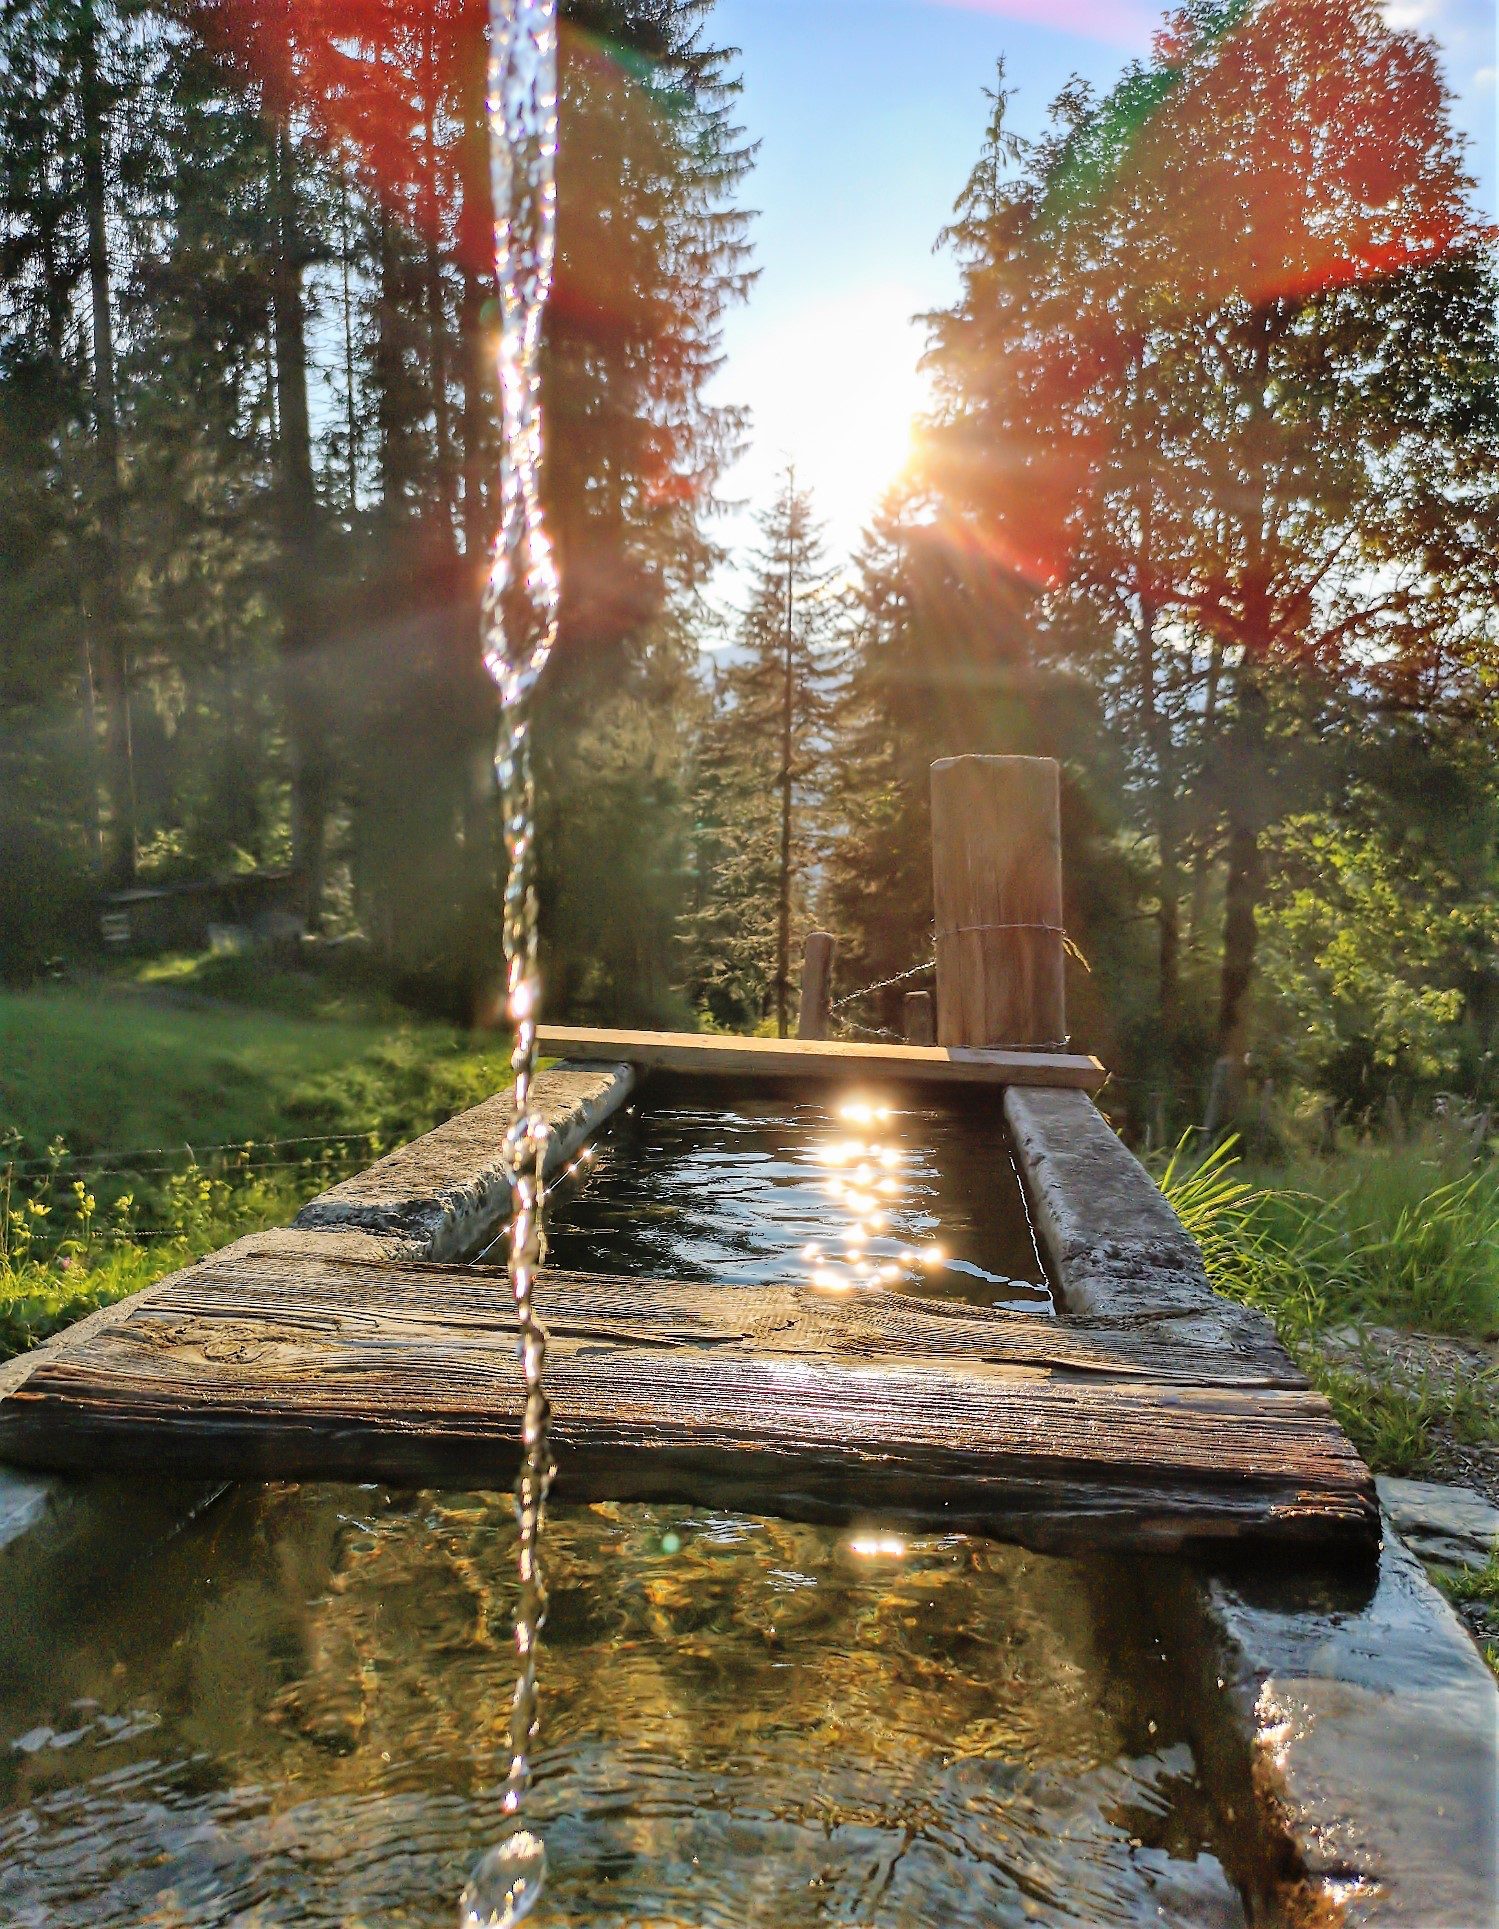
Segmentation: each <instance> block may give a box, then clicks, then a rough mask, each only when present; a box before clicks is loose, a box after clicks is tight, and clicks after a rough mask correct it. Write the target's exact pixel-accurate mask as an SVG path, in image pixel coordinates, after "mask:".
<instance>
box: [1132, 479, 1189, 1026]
mask: <svg viewBox="0 0 1499 1929" xmlns="http://www.w3.org/2000/svg"><path fill="white" fill-rule="evenodd" d="M1138 511H1139V517H1140V549H1139V556H1138V568H1137V572H1136V582H1135V621H1136V631H1135V640H1136V651H1137V659H1138V664H1139V672H1140V706H1141V710H1142V712H1143V722H1144V728H1145V739H1146V743H1147V745H1148V747H1149V751H1150V760H1151V764H1152V767H1153V773H1154V778H1155V783H1154V786H1153V788H1154V797H1155V820H1156V822H1155V830H1156V850H1157V856H1158V872H1159V886H1158V888H1159V894H1160V901H1161V906H1160V912H1159V914H1158V920H1157V922H1158V925H1159V933H1160V944H1159V953H1158V982H1159V1004H1160V1021H1161V1039H1162V1042H1163V1043H1164V1044H1165V1045H1166V1046H1167V1048H1168V1049H1169V1047H1170V1043H1171V1040H1172V1038H1173V1037H1174V1036H1175V1033H1176V1027H1177V1023H1178V1018H1179V1015H1180V1007H1181V863H1180V857H1179V853H1178V839H1177V795H1176V783H1175V775H1176V773H1175V771H1174V769H1173V761H1174V760H1173V758H1172V754H1171V753H1172V742H1171V721H1170V719H1169V717H1167V716H1166V715H1165V714H1164V713H1163V712H1162V710H1161V706H1160V698H1159V691H1158V688H1157V648H1156V624H1157V621H1158V618H1159V615H1160V611H1159V607H1158V604H1157V601H1156V597H1155V594H1154V591H1153V589H1152V587H1151V584H1152V577H1153V569H1154V564H1153V561H1152V554H1151V503H1150V498H1149V495H1148V493H1146V494H1144V495H1143V496H1142V497H1141V499H1140V501H1139V503H1138Z"/></svg>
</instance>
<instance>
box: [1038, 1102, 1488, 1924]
mask: <svg viewBox="0 0 1499 1929" xmlns="http://www.w3.org/2000/svg"><path fill="white" fill-rule="evenodd" d="M1004 1109H1005V1122H1006V1124H1007V1125H1008V1126H1009V1129H1010V1136H1011V1139H1012V1141H1013V1143H1014V1147H1015V1151H1016V1155H1017V1157H1018V1159H1019V1161H1020V1165H1021V1170H1022V1174H1023V1177H1024V1182H1025V1187H1026V1194H1027V1197H1028V1199H1029V1202H1030V1206H1031V1211H1032V1215H1033V1217H1034V1219H1035V1222H1036V1228H1037V1231H1038V1233H1039V1234H1040V1237H1041V1241H1042V1245H1043V1248H1044V1249H1045V1253H1046V1257H1047V1260H1048V1262H1049V1264H1050V1266H1051V1268H1052V1272H1053V1276H1054V1278H1055V1281H1056V1284H1057V1287H1058V1290H1059V1292H1060V1294H1061V1298H1062V1301H1063V1304H1064V1307H1065V1310H1066V1311H1067V1312H1068V1313H1071V1314H1075V1315H1080V1316H1082V1317H1084V1318H1089V1317H1099V1316H1106V1317H1108V1318H1109V1319H1111V1320H1150V1321H1169V1322H1170V1325H1171V1328H1172V1332H1173V1336H1174V1337H1178V1338H1184V1337H1187V1336H1188V1335H1189V1334H1190V1336H1191V1337H1192V1338H1193V1339H1194V1340H1196V1341H1198V1342H1200V1343H1201V1344H1202V1345H1203V1346H1204V1347H1207V1348H1209V1349H1211V1348H1214V1347H1223V1346H1231V1345H1232V1344H1233V1343H1234V1336H1235V1334H1236V1333H1238V1332H1241V1331H1243V1330H1244V1327H1243V1325H1242V1322H1243V1321H1244V1320H1245V1319H1248V1320H1250V1321H1252V1322H1257V1323H1258V1324H1259V1325H1260V1326H1262V1327H1263V1328H1264V1329H1265V1330H1266V1331H1270V1330H1273V1329H1271V1327H1270V1322H1269V1321H1268V1320H1266V1319H1265V1318H1264V1316H1263V1315H1261V1314H1258V1313H1255V1312H1253V1311H1252V1310H1251V1309H1248V1308H1243V1307H1238V1306H1235V1305H1234V1304H1233V1303H1232V1302H1231V1301H1228V1300H1225V1299H1223V1298H1222V1297H1221V1296H1220V1295H1219V1294H1218V1293H1216V1292H1214V1290H1213V1288H1212V1285H1211V1283H1210V1282H1209V1280H1208V1276H1207V1271H1206V1268H1205V1267H1204V1265H1203V1262H1202V1255H1201V1253H1200V1252H1199V1250H1198V1247H1197V1244H1196V1241H1195V1240H1193V1239H1192V1237H1191V1235H1190V1234H1189V1233H1188V1232H1187V1231H1186V1229H1185V1227H1184V1226H1183V1225H1182V1223H1181V1221H1180V1220H1179V1219H1178V1218H1177V1216H1176V1214H1175V1212H1174V1211H1173V1210H1172V1208H1171V1205H1170V1203H1169V1202H1168V1201H1167V1200H1166V1198H1165V1197H1164V1196H1163V1195H1162V1193H1161V1191H1160V1188H1159V1187H1158V1186H1157V1185H1156V1183H1155V1181H1154V1180H1153V1179H1152V1178H1151V1177H1150V1175H1149V1173H1148V1172H1146V1170H1145V1168H1144V1167H1143V1166H1142V1165H1141V1164H1140V1162H1139V1160H1138V1159H1136V1158H1135V1156H1134V1154H1133V1153H1132V1152H1130V1150H1129V1148H1128V1147H1127V1146H1126V1145H1125V1144H1124V1143H1123V1141H1122V1140H1121V1139H1120V1138H1119V1136H1118V1134H1117V1133H1116V1132H1115V1131H1114V1129H1113V1127H1112V1126H1111V1125H1110V1124H1109V1122H1108V1120H1107V1119H1105V1118H1104V1116H1103V1115H1102V1113H1101V1112H1100V1111H1099V1110H1098V1108H1097V1106H1096V1105H1095V1104H1094V1103H1093V1101H1092V1099H1091V1098H1089V1097H1088V1096H1087V1094H1086V1093H1083V1092H1068V1091H1049V1090H1045V1091H1044V1090H1041V1089H1039V1088H1024V1087H1020V1086H1010V1087H1009V1088H1008V1089H1007V1090H1006V1092H1005V1100H1004ZM1384 1528H1385V1532H1384V1545H1383V1548H1382V1550H1381V1555H1380V1564H1379V1572H1378V1576H1377V1579H1376V1581H1375V1583H1374V1586H1373V1590H1372V1594H1371V1595H1370V1597H1369V1599H1368V1600H1367V1601H1366V1602H1365V1603H1363V1604H1362V1605H1358V1606H1354V1607H1351V1608H1347V1609H1345V1610H1343V1611H1342V1612H1328V1611H1326V1610H1325V1609H1324V1608H1323V1607H1322V1606H1321V1604H1320V1603H1319V1602H1318V1599H1317V1593H1318V1578H1317V1576H1316V1575H1315V1574H1308V1575H1303V1576H1297V1575H1295V1574H1287V1575H1286V1576H1284V1578H1283V1580H1282V1581H1281V1583H1280V1585H1279V1587H1278V1588H1277V1589H1273V1590H1272V1591H1271V1600H1270V1601H1269V1603H1266V1602H1263V1601H1259V1600H1255V1601H1251V1600H1250V1599H1249V1598H1248V1592H1247V1590H1245V1589H1240V1588H1238V1587H1236V1586H1235V1585H1234V1584H1233V1583H1231V1582H1230V1581H1228V1580H1225V1579H1224V1578H1223V1577H1222V1576H1213V1575H1210V1574H1207V1573H1200V1574H1199V1575H1198V1577H1197V1581H1196V1587H1195V1592H1196V1594H1197V1607H1198V1610H1199V1612H1200V1613H1201V1614H1202V1615H1203V1617H1204V1620H1205V1622H1206V1625H1207V1627H1208V1628H1209V1630H1210V1631H1211V1633H1212V1635H1213V1637H1214V1640H1215V1642H1216V1645H1217V1647H1218V1650H1219V1654H1220V1659H1221V1670H1220V1672H1221V1676H1222V1680H1223V1685H1224V1688H1225V1691H1226V1692H1228V1693H1229V1694H1230V1695H1231V1696H1232V1698H1233V1702H1234V1706H1235V1710H1236V1712H1237V1714H1238V1717H1239V1719H1240V1722H1241V1723H1242V1725H1243V1726H1244V1728H1245V1730H1246V1731H1247V1733H1248V1736H1249V1738H1250V1744H1251V1747H1252V1750H1253V1757H1254V1764H1255V1778H1256V1784H1257V1786H1258V1788H1259V1790H1260V1793H1261V1796H1262V1799H1263V1800H1264V1802H1265V1804H1266V1807H1267V1810H1268V1813H1269V1817H1270V1819H1271V1821H1272V1825H1274V1826H1278V1827H1279V1829H1280V1830H1281V1831H1282V1832H1283V1834H1284V1836H1285V1837H1286V1839H1287V1840H1288V1841H1289V1842H1290V1844H1291V1846H1292V1848H1293V1850H1294V1853H1295V1857H1296V1861H1297V1863H1298V1864H1299V1865H1300V1867H1301V1868H1302V1869H1303V1870H1304V1871H1305V1875H1306V1878H1307V1880H1308V1882H1309V1883H1310V1884H1312V1885H1313V1886H1314V1888H1315V1890H1316V1891H1317V1894H1318V1896H1319V1899H1320V1901H1321V1902H1322V1904H1323V1905H1324V1906H1330V1907H1332V1908H1334V1909H1335V1910H1336V1911H1337V1913H1336V1915H1335V1916H1333V1918H1332V1921H1334V1922H1336V1923H1338V1924H1340V1925H1342V1929H1488V1925H1490V1924H1499V1684H1496V1682H1495V1680H1494V1677H1493V1676H1492V1674H1491V1673H1490V1672H1489V1669H1488V1667H1487V1666H1486V1665H1485V1663H1484V1661H1483V1659H1482V1658H1481V1656H1480V1655H1479V1654H1478V1651H1477V1649H1476V1648H1475V1647H1474V1645H1473V1642H1472V1640H1471V1639H1470V1638H1469V1636H1468V1633H1467V1631H1466V1629H1465V1628H1464V1627H1463V1625H1462V1623H1461V1621H1459V1619H1458V1617H1457V1615H1456V1614H1455V1613H1454V1611H1453V1609H1452V1607H1451V1605H1450V1604H1449V1603H1448V1602H1447V1601H1446V1600H1445V1599H1444V1598H1443V1596H1442V1595H1441V1593H1440V1592H1439V1591H1438V1590H1437V1588H1436V1587H1434V1586H1433V1584H1432V1582H1431V1581H1430V1580H1429V1579H1428V1577H1427V1574H1426V1571H1425V1569H1424V1568H1423V1567H1422V1566H1421V1564H1420V1562H1419V1561H1418V1560H1416V1558H1415V1557H1414V1555H1412V1554H1411V1553H1410V1551H1409V1550H1408V1549H1407V1548H1406V1547H1405V1545H1404V1543H1403V1542H1402V1541H1401V1540H1400V1538H1399V1536H1398V1535H1397V1534H1396V1533H1395V1531H1394V1528H1393V1526H1392V1525H1391V1524H1390V1521H1389V1519H1388V1516H1386V1517H1385V1522H1384ZM1261 1592H1263V1590H1261ZM1325 1920H1326V1918H1325V1917H1319V1921H1325Z"/></svg>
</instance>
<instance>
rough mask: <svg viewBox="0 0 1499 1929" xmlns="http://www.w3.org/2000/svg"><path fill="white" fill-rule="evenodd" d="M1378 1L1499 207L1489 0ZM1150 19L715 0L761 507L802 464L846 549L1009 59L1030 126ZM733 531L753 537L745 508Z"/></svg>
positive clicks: (747, 465) (1090, 0) (912, 364)
mask: <svg viewBox="0 0 1499 1929" xmlns="http://www.w3.org/2000/svg"><path fill="white" fill-rule="evenodd" d="M1384 10H1385V13H1386V15H1387V16H1388V17H1389V18H1390V19H1391V21H1392V23H1393V24H1395V25H1398V26H1402V27H1406V26H1410V27H1415V28H1417V29H1419V30H1420V31H1421V32H1423V33H1427V34H1430V35H1431V36H1432V37H1433V38H1435V39H1436V40H1437V42H1438V44H1439V46H1440V47H1441V50H1442V58H1443V65H1444V68H1445V71H1446V74H1447V79H1448V84H1449V86H1450V87H1451V88H1452V89H1453V91H1454V93H1455V94H1456V95H1457V96H1458V100H1457V107H1456V115H1457V119H1458V122H1459V124H1460V125H1461V126H1463V127H1464V128H1466V129H1467V131H1468V132H1469V134H1470V135H1471V136H1472V139H1473V143H1474V145H1473V151H1472V159H1473V163H1474V171H1475V173H1476V174H1477V175H1478V177H1479V184H1480V186H1479V192H1480V198H1481V202H1482V205H1483V206H1484V207H1485V208H1486V209H1488V210H1489V211H1490V212H1492V211H1493V210H1494V208H1495V205H1496V192H1495V92H1494V70H1495V64H1496V63H1495V8H1494V4H1493V0H1385V9H1384ZM1158 19H1159V14H1158V12H1157V11H1156V9H1154V8H1147V7H1145V6H1141V5H1138V4H1136V3H1135V0H719V3H718V5H717V6H716V7H715V9H714V12H713V14H712V16H711V17H710V21H709V26H708V32H709V33H710V34H711V35H712V36H713V38H714V39H715V41H716V42H717V43H718V44H719V45H721V46H722V45H732V46H736V47H738V48H740V49H741V60H740V63H739V66H740V71H741V73H742V75H743V80H744V96H743V101H742V116H741V118H742V120H743V123H744V126H745V129H746V132H747V133H748V135H749V136H750V137H751V138H752V139H756V140H758V141H759V142H760V143H761V147H760V154H759V161H758V165H757V167H756V169H755V172H754V174H753V175H752V176H751V177H750V180H749V182H748V184H747V187H746V191H745V192H746V199H747V200H748V202H749V203H750V205H752V206H754V207H756V208H758V209H759V210H760V218H759V220H758V221H757V222H756V224H755V245H756V260H757V263H758V265H759V267H760V270H761V275H760V281H759V283H758V285H757V287H756V289H755V291H754V294H753V295H752V297H751V299H750V302H749V305H748V306H747V307H746V308H744V309H742V310H739V311H737V312H736V313H735V314H734V315H733V316H732V317H731V318H730V320H729V323H728V327H727V330H726V339H725V348H726V351H727V354H728V358H729V359H728V365H727V367H726V369H725V370H724V373H723V375H722V377H721V378H720V383H719V392H720V393H721V394H722V395H723V396H724V397H725V398H729V399H733V400H735V401H740V402H744V403H747V404H748V405H749V406H750V408H751V409H752V411H753V413H754V418H755V430H754V440H753V444H752V446H751V448H750V451H749V453H748V454H747V456H746V457H745V459H744V460H743V461H742V462H741V463H740V465H739V467H738V469H737V470H736V472H735V473H734V474H733V476H732V477H731V478H730V480H729V483H728V493H730V494H732V495H736V496H743V497H747V498H749V499H750V500H751V501H752V502H753V503H756V504H759V503H763V502H764V501H765V500H766V498H767V497H768V496H769V495H770V493H771V492H772V491H773V490H774V489H775V487H776V479H777V476H778V474H779V473H780V472H782V471H784V468H785V464H786V462H787V460H788V459H792V458H794V459H795V461H796V464H797V468H798V474H799V476H800V477H802V478H804V479H805V480H806V481H808V482H809V483H810V484H811V485H812V487H813V489H814V491H815V493H816V496H817V499H818V502H819V505H820V508H821V512H822V514H823V516H824V517H825V519H826V520H827V522H828V525H829V536H830V540H831V544H832V547H833V549H834V551H835V552H836V553H838V554H840V555H841V554H843V553H846V552H847V550H848V549H849V548H850V547H851V546H852V545H853V543H854V541H855V540H856V538H857V533H858V529H859V527H860V525H861V523H862V521H863V519H864V518H865V517H866V515H867V513H868V511H869V508H870V507H871V505H872V503H873V502H874V500H875V499H876V498H877V497H878V495H879V494H880V492H881V490H882V489H883V487H884V485H885V484H886V483H887V482H888V480H889V479H890V477H891V476H892V475H893V473H894V472H895V470H896V469H898V467H899V464H900V456H901V451H902V448H903V446H904V437H905V430H906V424H907V423H908V421H909V417H910V415H911V412H912V410H913V409H914V408H916V407H918V406H919V404H920V401H921V387H920V382H919V378H918V376H917V373H916V363H917V359H918V357H919V355H920V350H921V339H922V338H921V331H920V329H919V328H918V327H917V326H916V325H914V324H913V323H912V321H911V319H910V318H911V316H912V315H913V314H915V313H916V311H918V310H920V309H923V308H930V307H934V306H938V305H940V304H942V303H944V302H946V301H948V300H950V299H951V297H952V295H953V293H954V292H955V288H956V281H955V277H954V275H953V271H952V268H951V265H950V263H949V262H948V260H947V259H946V258H945V257H944V256H940V255H934V253H933V243H934V241H935V239H936V236H937V233H938V231H939V229H940V228H941V227H942V225H943V223H944V221H945V220H946V219H947V218H948V215H949V213H950V211H951V208H952V204H953V201H954V199H955V198H956V196H957V194H958V192H959V190H960V189H961V187H962V185H963V182H964V180H965V179H966V177H967V174H968V172H969V169H970V168H971V167H972V165H973V162H974V160H975V158H976V156H977V153H978V146H979V140H980V137H981V135H982V132H983V127H984V122H985V116H986V112H987V106H986V103H985V100H984V96H983V90H984V88H985V87H986V86H991V85H992V84H993V79H994V71H995V62H996V60H997V59H998V58H999V57H1000V56H1001V55H1002V56H1003V58H1004V61H1005V67H1006V78H1007V84H1008V85H1009V86H1011V87H1012V88H1014V89H1015V90H1016V99H1015V101H1014V103H1013V107H1012V116H1013V121H1014V124H1015V125H1016V126H1018V128H1019V129H1020V131H1021V132H1022V133H1033V132H1035V131H1037V130H1038V129H1039V128H1040V126H1041V125H1042V122H1043V120H1044V118H1045V110H1046V107H1047V104H1048V103H1049V102H1050V100H1051V99H1052V98H1053V96H1054V95H1055V94H1056V92H1057V91H1058V89H1059V88H1060V87H1061V86H1062V84H1063V83H1064V82H1065V81H1066V79H1067V78H1068V76H1069V75H1070V74H1073V73H1079V74H1082V75H1084V76H1085V77H1087V78H1088V79H1090V80H1092V81H1094V82H1096V83H1097V84H1098V85H1099V86H1101V87H1106V86H1108V85H1109V84H1110V83H1111V82H1112V80H1113V79H1114V78H1115V77H1116V76H1117V74H1118V73H1119V70H1120V69H1121V67H1122V66H1123V65H1125V63H1126V62H1127V61H1128V60H1129V59H1130V58H1131V56H1132V55H1135V54H1143V53H1145V52H1147V51H1148V49H1149V46H1150V37H1151V34H1152V32H1153V30H1154V27H1155V25H1156V23H1157V21H1158ZM721 533H722V534H723V535H724V536H725V538H726V539H728V540H730V541H732V542H734V543H736V544H739V543H742V542H743V541H744V540H745V539H746V538H747V537H748V536H750V535H752V531H751V530H749V528H748V527H747V525H746V522H745V520H744V519H743V518H742V517H739V516H735V517H733V518H731V519H730V520H729V521H727V522H726V523H725V524H724V525H723V526H722V530H721Z"/></svg>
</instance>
